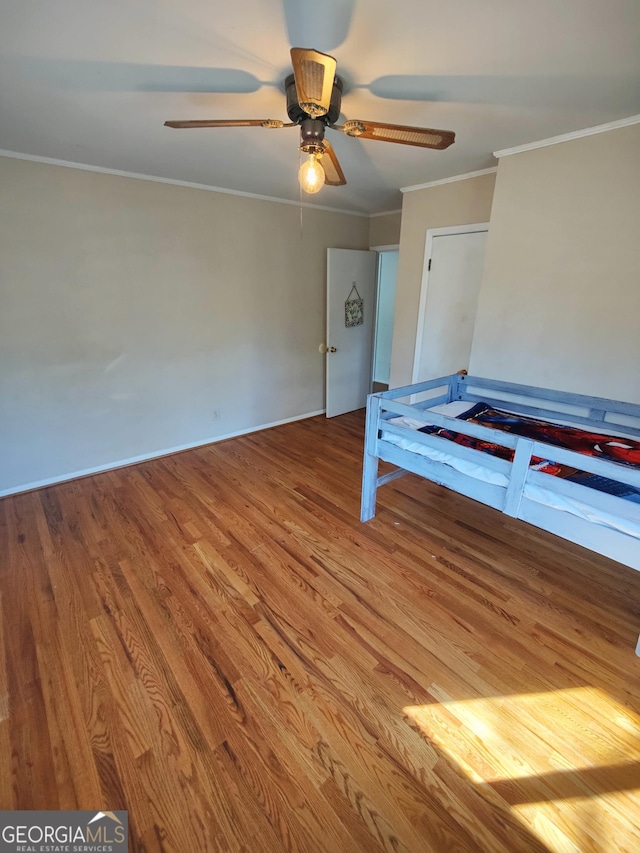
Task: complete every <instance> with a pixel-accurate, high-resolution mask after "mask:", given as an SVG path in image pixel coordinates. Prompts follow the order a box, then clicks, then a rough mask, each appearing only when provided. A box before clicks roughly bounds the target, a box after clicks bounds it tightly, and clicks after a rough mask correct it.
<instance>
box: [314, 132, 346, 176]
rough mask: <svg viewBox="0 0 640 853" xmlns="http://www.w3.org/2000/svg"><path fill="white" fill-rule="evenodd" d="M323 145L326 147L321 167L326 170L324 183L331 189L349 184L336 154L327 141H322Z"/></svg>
mask: <svg viewBox="0 0 640 853" xmlns="http://www.w3.org/2000/svg"><path fill="white" fill-rule="evenodd" d="M322 145H323V146H324V154H323V155H322V159H321V160H320V165H321V166H322V168H323V169H324V182H325V184H328V185H329V186H331V187H341V186H343V185H344V184H346V183H347V179H346V178H345V176H344V172H343V171H342V167H341V166H340V163H339V162H338V158H337V157H336V152H335V151H334V150H333V148H332V146H331V143H330V142H327V140H326V139H323V140H322Z"/></svg>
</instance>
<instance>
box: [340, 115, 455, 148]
mask: <svg viewBox="0 0 640 853" xmlns="http://www.w3.org/2000/svg"><path fill="white" fill-rule="evenodd" d="M334 127H335V126H334ZM335 129H336V130H342V131H344V132H345V133H346V134H347V135H348V136H355V137H358V138H359V139H379V140H380V141H382V142H400V143H401V144H402V145H417V146H418V147H419V148H436V149H438V150H439V151H442V150H443V149H444V148H448V147H449V146H450V145H453V143H454V142H455V139H456V135H455V133H453V131H451V130H436V129H435V128H432V127H409V125H406V124H383V123H382V122H377V121H359V120H355V121H346V122H345V123H344V125H342V127H338V128H335Z"/></svg>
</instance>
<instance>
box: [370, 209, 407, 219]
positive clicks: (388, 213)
mask: <svg viewBox="0 0 640 853" xmlns="http://www.w3.org/2000/svg"><path fill="white" fill-rule="evenodd" d="M395 213H402V208H400V209H399V210H383V211H382V213H371V214H370V215H369V218H370V219H376V218H377V217H378V216H393V215H394V214H395Z"/></svg>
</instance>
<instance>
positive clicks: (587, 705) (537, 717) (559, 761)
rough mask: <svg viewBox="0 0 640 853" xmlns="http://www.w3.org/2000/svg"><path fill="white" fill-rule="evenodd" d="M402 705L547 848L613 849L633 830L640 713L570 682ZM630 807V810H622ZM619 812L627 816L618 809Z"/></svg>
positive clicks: (439, 693)
mask: <svg viewBox="0 0 640 853" xmlns="http://www.w3.org/2000/svg"><path fill="white" fill-rule="evenodd" d="M429 692H430V693H431V694H432V695H433V696H434V697H435V698H436V699H437V700H438V701H437V702H434V703H433V704H430V705H414V706H407V707H405V708H404V709H403V711H404V714H405V715H406V717H407V718H408V719H409V720H410V721H411V723H412V725H413V726H414V727H415V728H417V729H418V730H419V731H420V732H421V733H422V734H423V735H425V736H426V737H427V738H428V740H429V741H430V742H431V743H433V744H434V745H435V746H436V747H438V748H439V749H440V750H441V751H442V752H444V753H446V755H448V756H449V757H450V758H451V759H452V760H453V761H455V763H456V764H457V765H458V766H459V767H460V768H461V769H462V770H463V771H464V773H465V774H466V775H467V776H468V777H469V779H470V780H471V781H472V782H473V783H474V784H475V785H476V787H478V788H480V789H481V790H482V791H483V793H485V794H486V796H487V797H488V798H490V799H493V800H494V801H495V798H496V796H497V797H499V798H500V799H501V800H502V801H503V804H504V803H506V804H508V806H510V807H511V808H512V809H513V811H514V812H515V813H516V814H517V815H518V816H519V817H520V818H521V819H522V820H523V822H524V823H525V825H526V826H528V827H529V829H531V830H532V831H533V832H534V833H535V834H536V835H537V836H538V837H539V838H540V839H541V840H542V841H543V842H544V843H545V844H546V845H547V846H548V847H549V849H550V850H553V851H555V850H558V851H560V850H561V851H563V853H564V851H574V850H575V851H580V853H584V851H587V850H593V851H600V853H603V851H612V853H613V851H616V853H617V851H619V850H621V849H622V848H621V847H620V845H619V844H618V843H617V842H616V837H618V838H619V837H621V834H622V837H628V835H627V833H631V834H632V835H633V836H634V838H635V839H636V843H637V848H636V847H634V848H633V849H634V850H635V849H638V850H640V832H639V831H638V829H637V828H636V827H633V826H630V825H629V821H628V817H627V816H628V815H629V814H630V813H633V811H634V809H635V811H636V812H640V717H639V716H638V715H637V714H635V713H634V712H633V711H631V710H629V709H628V708H626V707H624V706H623V705H622V704H620V703H619V702H618V701H616V700H615V699H613V698H612V697H610V696H608V695H607V694H606V693H604V692H603V691H601V690H597V689H595V688H590V687H576V688H568V689H564V690H555V691H549V692H544V693H524V694H513V695H504V696H491V697H487V698H477V699H463V700H456V699H454V698H453V697H451V696H449V695H448V694H447V693H446V691H444V690H443V689H442V688H440V687H439V686H438V685H436V684H433V685H431V687H430V688H429ZM630 806H631V808H630ZM625 811H626V815H625Z"/></svg>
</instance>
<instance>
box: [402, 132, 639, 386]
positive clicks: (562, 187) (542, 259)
mask: <svg viewBox="0 0 640 853" xmlns="http://www.w3.org/2000/svg"><path fill="white" fill-rule="evenodd" d="M403 223H404V220H403ZM639 318H640V126H639V125H634V126H631V127H626V128H621V129H618V130H614V131H609V132H607V133H601V134H598V135H596V136H589V137H585V138H582V139H577V140H573V141H571V142H564V143H561V144H558V145H553V146H550V147H547V148H540V149H537V150H533V151H528V152H524V153H521V154H515V155H512V156H510V157H506V158H504V159H502V160H501V161H500V167H499V171H498V180H497V184H496V192H495V197H494V203H493V212H492V216H491V227H490V229H489V242H488V246H487V256H486V262H485V273H484V278H483V283H482V288H481V291H480V301H479V306H478V314H477V320H476V330H475V336H474V343H473V349H472V355H471V372H472V373H475V374H476V375H480V376H489V377H493V378H499V379H505V380H510V381H515V382H522V383H525V384H531V385H539V386H544V387H549V388H556V389H559V390H567V391H574V392H577V393H583V394H594V395H597V396H604V397H610V398H614V399H622V400H628V401H631V402H635V403H637V402H638V401H639V400H640V370H639V366H640V331H639Z"/></svg>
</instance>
